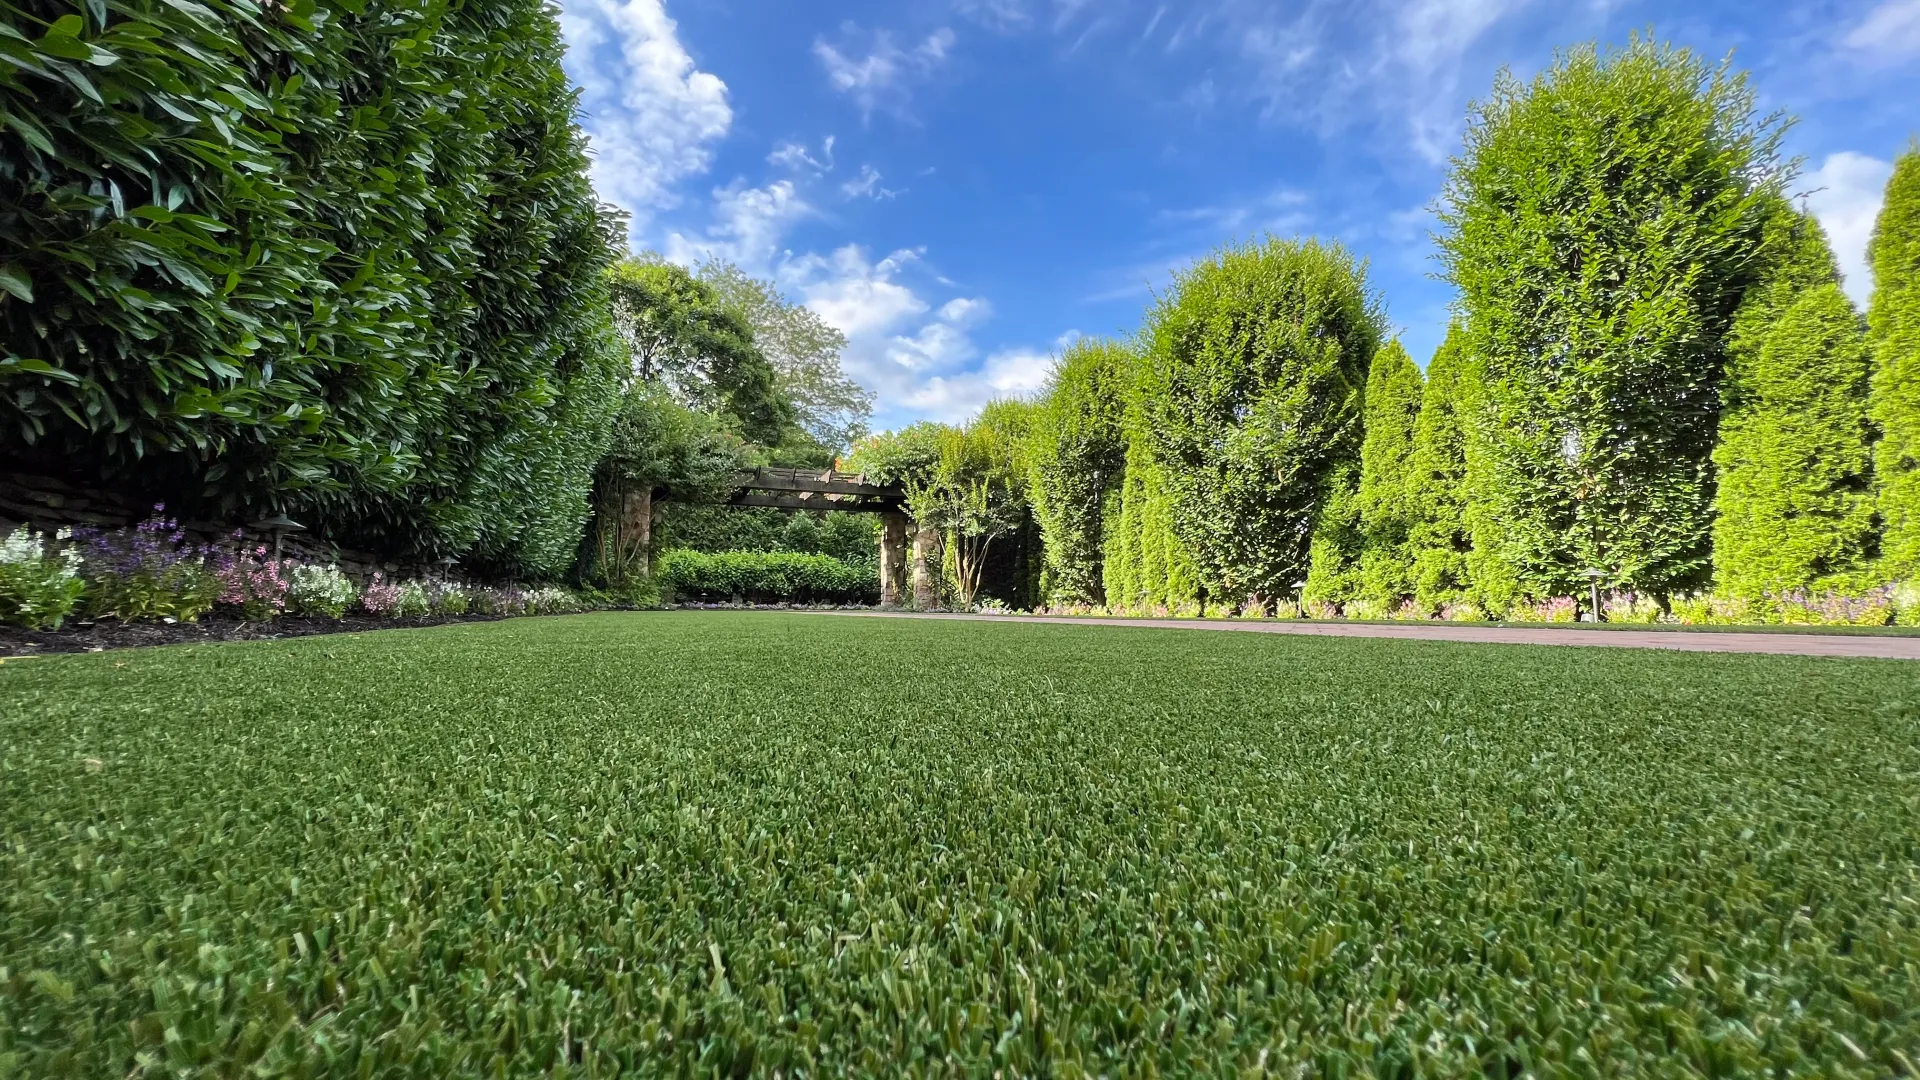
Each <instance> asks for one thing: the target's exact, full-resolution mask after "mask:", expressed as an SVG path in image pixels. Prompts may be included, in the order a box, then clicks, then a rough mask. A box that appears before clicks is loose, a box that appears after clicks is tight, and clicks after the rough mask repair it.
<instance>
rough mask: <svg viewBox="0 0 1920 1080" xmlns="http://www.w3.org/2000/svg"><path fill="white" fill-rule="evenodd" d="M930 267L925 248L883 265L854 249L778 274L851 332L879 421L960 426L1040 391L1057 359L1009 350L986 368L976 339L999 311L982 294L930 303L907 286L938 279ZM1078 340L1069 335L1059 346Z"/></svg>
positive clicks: (857, 372) (852, 361)
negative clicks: (989, 406)
mask: <svg viewBox="0 0 1920 1080" xmlns="http://www.w3.org/2000/svg"><path fill="white" fill-rule="evenodd" d="M923 260H924V253H923V252H922V251H920V250H918V249H908V250H902V251H896V252H893V253H892V254H890V255H887V256H886V257H884V258H881V259H877V260H876V259H874V258H873V257H872V256H871V255H870V254H869V253H868V252H867V251H866V250H865V249H863V248H860V247H858V246H855V245H848V246H846V247H843V248H840V249H838V250H836V251H834V252H833V253H832V254H830V255H818V254H807V255H801V256H796V257H793V258H790V259H787V260H785V261H784V262H783V263H782V264H781V265H780V267H779V269H778V271H777V273H778V277H779V280H780V284H781V286H782V288H784V289H786V290H787V291H788V292H790V293H792V294H793V295H796V296H799V297H800V298H801V299H802V300H803V302H804V303H806V305H807V306H808V307H810V308H812V309H813V310H814V311H815V312H816V313H818V314H819V315H820V317H821V318H823V319H825V320H826V321H827V322H829V323H831V324H832V325H833V326H835V327H836V328H838V329H839V330H840V332H842V333H844V334H846V335H847V350H846V352H845V353H843V354H842V356H841V363H842V366H843V367H844V368H845V369H846V371H847V374H849V375H851V376H852V377H853V378H854V379H856V380H857V381H859V382H860V384H861V385H863V386H866V387H867V388H868V389H870V390H873V391H874V392H875V394H876V396H877V399H878V400H877V401H876V406H877V408H876V411H877V414H878V417H877V418H878V420H879V421H880V423H882V424H898V423H906V422H911V421H913V420H916V419H921V418H932V419H936V420H945V421H957V420H962V419H965V418H966V417H967V416H969V415H971V414H972V413H973V412H974V411H976V410H977V409H978V408H979V407H980V405H982V404H984V403H985V402H987V401H988V400H990V399H992V398H995V397H1006V396H1009V395H1016V394H1029V393H1032V392H1033V391H1035V390H1037V389H1038V388H1039V387H1040V386H1041V385H1042V384H1043V383H1044V382H1045V379H1046V375H1047V371H1048V368H1049V365H1050V363H1051V361H1050V358H1049V357H1047V356H1046V355H1044V354H1042V353H1039V352H1036V351H1033V350H1022V349H1006V350H999V351H996V352H994V353H992V354H991V355H989V356H987V357H986V359H985V360H984V361H983V360H982V359H981V354H982V352H983V351H984V350H983V349H982V348H981V346H980V344H979V343H978V342H977V341H976V340H975V335H976V334H977V333H978V332H979V329H980V328H981V327H982V326H983V325H984V324H986V323H987V322H988V321H989V320H990V319H991V318H992V316H993V306H992V304H990V303H988V302H987V300H986V299H985V298H983V297H977V296H956V297H951V298H949V299H947V300H945V301H943V302H940V303H938V304H936V303H933V302H931V301H929V300H928V299H926V298H925V297H923V296H922V295H921V291H920V289H918V288H916V287H915V285H914V284H912V283H910V282H909V280H908V279H909V278H912V279H915V280H918V281H921V282H938V281H939V280H940V279H939V278H938V276H937V275H934V274H932V273H931V272H930V271H929V270H928V269H927V268H925V267H924V266H923V265H922V263H923ZM1076 336H1077V334H1072V333H1070V334H1069V336H1066V337H1062V338H1061V339H1060V340H1059V341H1058V342H1056V343H1055V344H1056V347H1058V348H1064V347H1065V346H1066V345H1067V344H1069V343H1070V342H1071V341H1072V340H1073V338H1074V337H1076Z"/></svg>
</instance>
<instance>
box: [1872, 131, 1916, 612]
mask: <svg viewBox="0 0 1920 1080" xmlns="http://www.w3.org/2000/svg"><path fill="white" fill-rule="evenodd" d="M1868 255H1869V258H1870V259H1871V260H1872V262H1873V306H1872V308H1871V310H1870V311H1869V313H1868V316H1867V321H1868V325H1869V327H1870V328H1871V333H1872V338H1873V350H1874V352H1873V390H1872V394H1873V399H1872V401H1873V405H1872V407H1873V421H1874V423H1875V424H1876V425H1878V426H1879V428H1880V442H1879V445H1878V446H1877V447H1876V448H1875V451H1874V462H1875V466H1876V473H1877V475H1878V478H1879V484H1880V494H1879V508H1880V516H1881V518H1882V519H1883V521H1884V522H1885V528H1886V533H1885V536H1884V537H1883V539H1882V540H1881V553H1882V556H1883V557H1884V559H1885V562H1886V573H1887V575H1888V576H1890V577H1895V578H1900V577H1910V576H1920V143H1916V144H1915V145H1914V146H1912V147H1910V148H1909V149H1908V150H1907V152H1906V153H1904V154H1902V155H1900V159H1899V160H1898V161H1896V162H1895V163H1894V167H1893V178H1892V179H1891V180H1889V181H1888V182H1887V195H1886V202H1885V203H1884V204H1883V205H1882V206H1881V208H1880V219H1879V221H1878V223H1877V224H1876V225H1875V226H1874V231H1873V242H1872V244H1871V245H1870V247H1869V250H1868Z"/></svg>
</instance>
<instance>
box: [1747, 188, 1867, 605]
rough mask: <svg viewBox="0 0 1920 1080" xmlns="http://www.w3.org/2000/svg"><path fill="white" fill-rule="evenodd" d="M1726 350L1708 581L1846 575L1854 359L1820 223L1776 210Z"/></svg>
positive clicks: (1863, 406)
mask: <svg viewBox="0 0 1920 1080" xmlns="http://www.w3.org/2000/svg"><path fill="white" fill-rule="evenodd" d="M1762 250H1763V253H1764V257H1765V262H1766V271H1765V276H1764V277H1763V278H1762V279H1761V281H1760V283H1759V284H1757V285H1756V286H1755V287H1754V288H1753V289H1751V290H1749V291H1748V293H1747V297H1746V299H1745V300H1743V301H1742V303H1741V305H1740V311H1739V312H1738V314H1736V315H1735V317H1734V322H1733V330H1732V333H1731V334H1730V335H1729V337H1728V343H1727V372H1726V381H1725V384H1724V386H1723V387H1722V391H1721V396H1722V399H1723V401H1724V406H1723V412H1722V417H1721V422H1720V444H1719V446H1718V447H1716V448H1715V450H1714V464H1715V466H1716V468H1717V469H1718V488H1719V490H1718V494H1717V496H1716V512H1717V516H1716V518H1715V520H1714V532H1713V541H1714V550H1713V562H1714V579H1715V582H1716V584H1717V586H1718V587H1719V588H1720V589H1721V590H1723V591H1725V592H1728V593H1731V594H1733V595H1737V596H1745V597H1758V596H1760V595H1762V594H1764V593H1767V592H1772V591H1780V590H1784V589H1791V588H1800V587H1805V586H1810V585H1814V584H1815V583H1817V582H1820V581H1822V580H1823V579H1827V580H1830V579H1831V578H1832V577H1833V576H1834V575H1836V574H1839V573H1843V572H1845V571H1849V570H1853V569H1856V568H1857V567H1858V566H1859V565H1860V563H1861V562H1862V561H1863V560H1864V559H1865V557H1866V554H1867V551H1868V549H1869V547H1870V545H1871V542H1872V539H1873V500H1872V495H1871V492H1870V472H1871V462H1870V457H1871V449H1870V448H1871V428H1870V426H1869V424H1868V420H1867V372H1868V359H1867V356H1868V354H1867V347H1866V342H1865V338H1864V336H1863V334H1862V333H1861V327H1860V323H1859V317H1858V316H1857V315H1856V314H1855V313H1854V310H1853V306H1852V304H1850V303H1849V302H1848V301H1847V299H1846V296H1845V295H1844V294H1843V293H1841V292H1840V289H1839V280H1840V275H1839V271H1838V269H1837V268H1836V266H1835V265H1834V259H1833V252H1832V249H1830V248H1829V247H1828V246H1827V240H1826V234H1825V233H1824V232H1822V231H1821V229H1820V226H1819V223H1818V222H1816V221H1814V220H1813V219H1812V218H1811V217H1809V216H1807V215H1804V214H1800V213H1798V212H1796V211H1794V210H1793V208H1792V207H1790V206H1788V205H1787V204H1786V203H1785V202H1784V201H1782V202H1780V203H1779V204H1778V205H1777V207H1776V208H1775V210H1774V213H1773V215H1772V218H1771V220H1770V222H1769V224H1768V226H1767V231H1766V243H1765V245H1764V247H1763V249H1762Z"/></svg>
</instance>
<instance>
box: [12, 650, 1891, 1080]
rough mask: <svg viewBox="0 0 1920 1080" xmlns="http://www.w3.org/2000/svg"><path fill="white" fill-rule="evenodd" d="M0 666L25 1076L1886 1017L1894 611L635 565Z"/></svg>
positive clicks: (862, 1064) (1670, 1067)
mask: <svg viewBox="0 0 1920 1080" xmlns="http://www.w3.org/2000/svg"><path fill="white" fill-rule="evenodd" d="M0 710H3V712H0V824H3V826H4V834H3V844H0V969H4V970H0V991H3V992H0V1040H3V1041H0V1061H5V1062H7V1063H8V1066H10V1068H11V1069H12V1071H13V1072H14V1074H16V1075H21V1076H43V1075H62V1074H63V1073H64V1074H68V1075H81V1076H99V1075H115V1076H118V1075H126V1074H127V1073H128V1072H129V1071H134V1072H136V1073H137V1072H138V1071H139V1070H140V1069H141V1068H142V1067H143V1063H144V1067H145V1068H146V1069H147V1070H148V1071H150V1072H153V1073H156V1074H157V1073H160V1072H167V1073H169V1074H172V1075H181V1074H185V1075H195V1074H196V1070H198V1074H200V1075H229V1074H234V1073H237V1071H238V1070H239V1069H240V1068H241V1067H242V1066H245V1065H253V1066H256V1068H257V1072H258V1073H259V1074H261V1075H276V1074H280V1075H343V1076H344V1075H408V1076H442V1075H449V1074H461V1073H473V1074H480V1073H485V1074H488V1075H492V1074H494V1073H495V1072H496V1071H499V1072H505V1073H508V1074H534V1073H545V1072H548V1071H551V1070H553V1069H555V1068H556V1067H557V1066H559V1065H561V1064H564V1063H569V1062H570V1063H572V1065H573V1067H574V1069H575V1070H576V1071H577V1072H578V1074H580V1075H612V1074H614V1073H616V1072H618V1071H620V1070H621V1069H622V1068H625V1069H627V1070H630V1071H639V1072H661V1073H676V1074H677V1073H694V1072H731V1071H738V1070H743V1069H749V1070H760V1071H771V1070H772V1069H775V1068H778V1069H781V1070H782V1071H783V1072H784V1073H785V1074H787V1075H793V1074H795V1073H796V1072H817V1073H842V1072H848V1071H851V1072H856V1073H872V1074H893V1073H896V1072H898V1071H901V1070H917V1071H927V1072H948V1071H966V1072H985V1071H991V1070H993V1069H996V1068H998V1069H1003V1070H1005V1071H1006V1072H1007V1073H1008V1074H1009V1075H1011V1074H1016V1073H1033V1072H1043V1071H1044V1072H1053V1073H1056V1074H1060V1075H1072V1074H1074V1073H1076V1072H1078V1071H1084V1072H1087V1073H1101V1072H1104V1073H1108V1074H1130V1073H1131V1074H1139V1073H1150V1072H1162V1073H1184V1072H1209V1073H1215V1072H1224V1071H1232V1070H1235V1069H1240V1070H1246V1069H1252V1070H1256V1071H1257V1070H1260V1069H1265V1070H1269V1071H1275V1072H1291V1071H1292V1070H1293V1067H1294V1066H1295V1065H1296V1064H1300V1063H1304V1064H1306V1065H1308V1066H1309V1067H1310V1068H1313V1069H1317V1070H1321V1071H1339V1070H1343V1069H1344V1070H1346V1071H1349V1072H1352V1073H1355V1074H1363V1073H1366V1072H1368V1071H1372V1072H1376V1073H1391V1072H1396V1071H1397V1072H1400V1073H1403V1074H1405V1073H1413V1074H1432V1075H1459V1074H1462V1073H1472V1072H1475V1071H1478V1070H1481V1069H1484V1070H1486V1071H1490V1072H1501V1073H1508V1072H1511V1071H1513V1070H1516V1069H1519V1070H1529V1069H1530V1070H1533V1071H1536V1072H1539V1073H1541V1074H1543V1075H1544V1074H1551V1073H1555V1072H1565V1073H1570V1074H1590V1075H1599V1074H1608V1073H1619V1074H1625V1073H1647V1074H1673V1075H1680V1074H1687V1073H1691V1072H1707V1073H1712V1072H1721V1073H1728V1072H1752V1071H1759V1070H1762V1069H1766V1068H1773V1069H1777V1070H1779V1071H1783V1072H1784V1071H1793V1070H1802V1071H1808V1072H1823V1073H1825V1074H1829V1075H1844V1074H1847V1073H1850V1072H1851V1073H1853V1074H1857V1075H1863V1076H1864V1075H1886V1074H1888V1073H1889V1072H1898V1071H1900V1070H1902V1069H1903V1068H1907V1067H1908V1066H1909V1065H1910V1064H1911V1062H1912V1058H1913V1055H1914V1052H1915V1051H1914V1048H1915V1046H1916V1045H1920V929H1917V928H1916V924H1917V921H1920V908H1917V907H1916V897H1917V896H1920V880H1916V878H1917V875H1920V871H1917V870H1916V864H1917V861H1920V795H1916V791H1920V787H1917V786H1916V780H1920V679H1917V678H1916V675H1915V674H1914V669H1913V667H1911V666H1910V665H1904V664H1899V663H1893V662H1876V661H1837V660H1813V659H1801V658H1786V657H1759V656H1718V655H1715V656H1702V655H1681V654H1667V653H1653V652H1640V651H1630V650H1619V651H1615V650H1571V649H1564V648H1554V647H1487V646H1463V645H1454V644H1446V643H1431V642H1408V641H1378V640H1365V639H1325V638H1293V637H1269V636H1266V635H1247V636H1245V637H1240V636H1229V635H1192V634H1183V633H1181V632H1179V631H1165V632H1158V631H1151V630H1141V631H1137V632H1135V633H1132V634H1124V635H1119V634H1112V633H1108V632H1103V631H1102V630H1101V629H1099V628H1097V627H1074V626H1055V625H1022V624H975V623H954V622H918V621H903V620H859V619H841V618H834V617H830V616H806V615H787V614H759V613H737V614H736V613H694V612H688V613H642V614H628V615H590V616H579V617H573V618H566V619H539V620H523V621H513V622H506V623H491V624H470V625H465V626H452V627H444V628H437V629H430V630H415V631H397V632H385V633H373V634H365V635H350V636H342V637H330V638H313V639H304V640H299V641H289V642H277V643H257V644H238V645H226V646H194V647H187V648H176V649H166V650H155V651H148V652H139V653H121V654H107V655H101V656H88V657H64V658H51V657H50V658H44V659H38V660H35V661H34V662H33V663H31V664H9V665H7V666H6V667H5V668H4V669H0ZM1902 1055H1906V1056H1905V1057H1902ZM6 1071H7V1070H6V1068H0V1075H4V1074H5V1072H6Z"/></svg>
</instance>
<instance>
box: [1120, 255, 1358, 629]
mask: <svg viewBox="0 0 1920 1080" xmlns="http://www.w3.org/2000/svg"><path fill="white" fill-rule="evenodd" d="M1383 322H1384V319H1383V316H1382V315H1381V312H1380V307H1379V302H1378V300H1377V299H1376V298H1375V297H1374V295H1373V294H1372V293H1371V292H1370V291H1369V290H1368V288H1367V285H1366V272H1365V268H1364V267H1363V266H1362V265H1361V264H1360V263H1359V262H1358V261H1357V260H1355V259H1354V258H1353V256H1351V255H1350V254H1348V253H1347V252H1346V251H1345V250H1343V249H1341V248H1339V247H1338V246H1332V247H1325V246H1321V245H1320V244H1318V243H1315V242H1312V241H1308V242H1304V243H1301V242H1291V241H1282V240H1276V239H1272V238H1269V239H1267V240H1266V241H1264V242H1261V243H1255V244H1248V245H1245V246H1235V247H1228V248H1226V249H1224V250H1223V251H1221V252H1220V254H1219V255H1217V256H1215V257H1214V258H1212V259H1209V260H1206V261H1204V262H1202V263H1200V264H1198V265H1196V266H1194V267H1193V268H1192V269H1190V270H1188V271H1186V272H1184V273H1182V274H1180V275H1179V276H1178V278H1177V280H1176V282H1175V285H1174V288H1173V290H1172V291H1171V293H1170V294H1169V295H1168V296H1167V297H1166V298H1164V299H1163V300H1162V301H1161V302H1160V303H1159V304H1158V305H1157V306H1156V307H1155V309H1154V310H1153V312H1152V313H1151V315H1150V316H1149V325H1148V328H1147V331H1146V338H1147V342H1148V357H1147V361H1146V363H1145V364H1144V365H1143V367H1144V370H1143V375H1142V385H1141V403H1142V410H1141V411H1142V418H1143V423H1142V424H1141V433H1142V434H1143V435H1144V436H1145V438H1146V439H1147V441H1148V444H1149V447H1150V449H1151V451H1152V457H1153V460H1154V461H1155V462H1156V463H1158V464H1159V465H1160V467H1161V469H1162V470H1163V473H1162V475H1163V476H1164V478H1165V480H1166V483H1167V487H1168V490H1169V492H1170V494H1171V495H1172V500H1171V509H1172V511H1173V514H1172V516H1173V527H1174V531H1175V532H1176V533H1177V534H1178V535H1179V537H1180V538H1181V540H1182V541H1183V542H1184V543H1185V546H1186V547H1187V549H1188V550H1190V551H1191V552H1192V554H1193V556H1194V558H1195V560H1196V561H1197V563H1198V565H1199V567H1200V569H1201V571H1202V574H1203V580H1204V582H1205V585H1206V589H1207V594H1208V598H1209V600H1219V601H1223V602H1226V603H1238V602H1240V601H1241V600H1243V599H1247V598H1259V599H1260V600H1262V601H1265V602H1267V603H1271V602H1273V601H1274V600H1276V599H1278V598H1279V597H1281V596H1283V595H1286V594H1288V593H1290V592H1291V584H1292V582H1293V581H1294V579H1295V578H1296V577H1298V575H1299V574H1300V572H1301V571H1302V570H1303V569H1305V565H1306V559H1307V550H1308V542H1309V540H1310V538H1311V537H1312V535H1313V530H1314V527H1315V525H1316V523H1317V522H1318V520H1319V518H1320V511H1321V508H1322V507H1323V506H1324V505H1325V504H1326V501H1327V498H1328V495H1329V489H1330V484H1329V481H1330V479H1331V477H1332V476H1333V474H1334V473H1335V471H1336V470H1337V469H1338V468H1340V467H1341V466H1342V465H1344V464H1346V463H1349V462H1352V461H1354V460H1355V459H1356V458H1357V457H1358V456H1359V452H1360V439H1361V434H1362V417H1361V407H1362V403H1363V396H1364V393H1365V382H1366V370H1367V365H1368V363H1369V362H1370V361H1371V360H1372V358H1373V353H1374V350H1375V349H1377V348H1378V347H1379V343H1380V338H1381V329H1382V323H1383Z"/></svg>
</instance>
